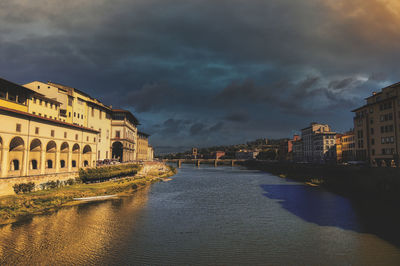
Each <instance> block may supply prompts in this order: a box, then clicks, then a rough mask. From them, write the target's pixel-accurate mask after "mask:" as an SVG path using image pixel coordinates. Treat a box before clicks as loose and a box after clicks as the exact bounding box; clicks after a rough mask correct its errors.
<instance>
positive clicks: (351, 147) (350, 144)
mask: <svg viewBox="0 0 400 266" xmlns="http://www.w3.org/2000/svg"><path fill="white" fill-rule="evenodd" d="M340 143H341V149H342V162H349V161H354V160H355V147H356V145H355V142H354V131H353V130H351V131H348V132H346V133H344V134H342V136H341V137H340Z"/></svg>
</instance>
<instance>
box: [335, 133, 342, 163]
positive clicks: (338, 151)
mask: <svg viewBox="0 0 400 266" xmlns="http://www.w3.org/2000/svg"><path fill="white" fill-rule="evenodd" d="M342 136H343V134H336V161H337V163H342V162H343V146H342Z"/></svg>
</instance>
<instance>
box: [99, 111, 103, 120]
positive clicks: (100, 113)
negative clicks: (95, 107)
mask: <svg viewBox="0 0 400 266" xmlns="http://www.w3.org/2000/svg"><path fill="white" fill-rule="evenodd" d="M101 113H102V112H101V110H99V119H101Z"/></svg>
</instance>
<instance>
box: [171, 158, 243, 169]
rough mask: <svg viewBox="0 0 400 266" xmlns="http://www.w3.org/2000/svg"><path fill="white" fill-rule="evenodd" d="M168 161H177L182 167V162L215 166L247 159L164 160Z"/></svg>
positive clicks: (232, 163) (233, 163) (232, 164)
mask: <svg viewBox="0 0 400 266" xmlns="http://www.w3.org/2000/svg"><path fill="white" fill-rule="evenodd" d="M163 161H164V162H166V163H176V166H177V167H178V168H181V166H182V164H183V163H185V164H194V165H195V166H200V164H213V165H214V166H215V167H217V166H218V165H231V166H235V164H238V163H240V162H244V161H246V160H241V159H165V160H163Z"/></svg>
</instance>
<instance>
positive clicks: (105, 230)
mask: <svg viewBox="0 0 400 266" xmlns="http://www.w3.org/2000/svg"><path fill="white" fill-rule="evenodd" d="M148 190H149V189H148V188H145V189H143V190H140V191H138V192H137V193H136V194H135V196H134V197H130V198H126V199H123V200H122V199H115V200H111V201H106V202H95V203H87V204H84V205H79V206H74V207H69V208H65V209H62V210H60V211H58V212H57V213H54V214H51V215H43V216H36V217H34V218H33V219H32V220H31V221H26V222H23V223H19V224H14V225H6V226H4V227H2V228H0V242H1V244H0V257H1V260H0V262H2V263H0V264H3V263H7V264H13V265H15V264H53V265H55V264H67V265H73V264H74V265H76V264H88V263H89V264H92V263H96V262H98V261H101V260H102V259H103V258H104V257H105V256H107V255H108V254H109V252H110V250H112V249H113V248H114V245H117V244H118V243H120V242H121V241H123V239H124V236H125V234H124V230H126V228H129V230H133V228H134V227H135V219H132V217H135V216H137V215H140V214H139V213H140V211H141V210H142V209H143V206H144V205H145V204H146V202H147V199H148Z"/></svg>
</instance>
